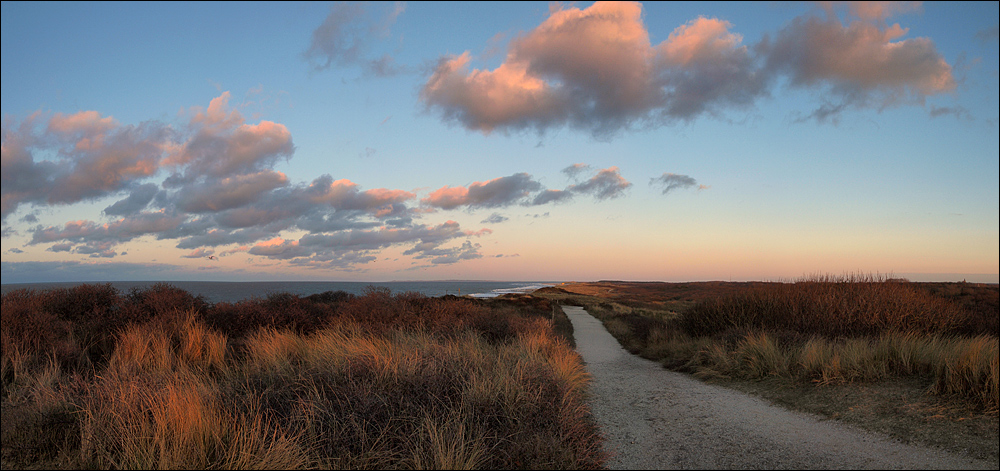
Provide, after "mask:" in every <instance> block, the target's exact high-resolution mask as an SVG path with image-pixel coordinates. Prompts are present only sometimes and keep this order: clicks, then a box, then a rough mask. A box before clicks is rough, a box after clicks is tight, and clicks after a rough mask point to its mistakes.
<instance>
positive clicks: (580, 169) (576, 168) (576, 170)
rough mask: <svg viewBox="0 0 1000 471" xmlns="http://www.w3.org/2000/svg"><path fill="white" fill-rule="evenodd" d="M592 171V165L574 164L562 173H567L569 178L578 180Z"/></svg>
mask: <svg viewBox="0 0 1000 471" xmlns="http://www.w3.org/2000/svg"><path fill="white" fill-rule="evenodd" d="M589 171H590V165H587V164H573V165H570V166H569V167H566V168H564V169H562V173H565V174H566V176H567V177H569V178H570V179H571V180H576V179H577V178H579V177H580V174H581V173H586V172H589Z"/></svg>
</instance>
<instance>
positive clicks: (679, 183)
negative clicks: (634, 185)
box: [649, 173, 708, 195]
mask: <svg viewBox="0 0 1000 471" xmlns="http://www.w3.org/2000/svg"><path fill="white" fill-rule="evenodd" d="M649 186H662V187H663V194H664V195H665V194H667V193H670V192H671V191H674V190H677V189H681V188H693V187H695V186H698V182H697V181H696V180H695V179H694V178H691V177H689V176H687V175H677V174H675V173H664V174H663V175H660V176H659V177H656V178H650V179H649ZM698 189H699V190H704V189H708V187H707V186H705V185H701V186H698Z"/></svg>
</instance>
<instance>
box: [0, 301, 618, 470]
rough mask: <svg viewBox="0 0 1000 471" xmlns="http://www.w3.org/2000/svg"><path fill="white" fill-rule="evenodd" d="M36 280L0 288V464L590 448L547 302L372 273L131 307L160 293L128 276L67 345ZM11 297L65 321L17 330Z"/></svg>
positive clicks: (503, 462) (293, 460)
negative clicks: (386, 281)
mask: <svg viewBox="0 0 1000 471" xmlns="http://www.w3.org/2000/svg"><path fill="white" fill-rule="evenodd" d="M165 292H166V293H168V294H169V295H170V296H171V297H173V296H175V295H176V293H173V292H172V291H170V290H166V291H165ZM49 296H51V294H50V293H33V292H15V295H14V296H12V297H11V298H9V299H8V297H7V295H5V296H4V307H3V309H4V317H3V324H2V326H3V330H2V333H3V342H4V349H3V354H2V358H3V379H4V382H3V384H4V393H5V394H4V398H3V402H2V405H3V408H4V414H3V415H4V434H3V435H4V437H3V446H2V449H3V464H4V466H3V467H4V469H7V468H20V467H37V466H39V465H41V466H46V467H69V468H80V467H83V468H143V469H146V468H157V469H166V468H185V469H192V468H240V469H243V468H247V469H254V468H264V469H275V468H281V469H293V468H316V467H319V468H351V469H355V468H365V469H375V468H378V469H401V468H407V469H428V468H432V469H441V468H448V469H452V468H453V469H477V468H505V469H510V468H560V469H566V468H574V469H576V468H586V469H594V468H599V467H601V466H602V465H603V463H604V459H605V457H604V455H603V453H602V452H601V446H600V443H601V438H600V435H599V434H598V433H597V428H596V425H595V424H594V422H593V420H592V418H591V416H590V412H589V409H588V408H587V407H586V403H585V401H584V394H585V389H586V384H587V381H588V377H587V374H586V371H585V369H584V368H583V365H582V363H581V361H580V358H579V356H578V355H577V354H576V353H575V352H574V351H573V350H572V348H570V347H569V345H568V344H567V343H566V342H565V341H564V340H563V339H562V338H561V337H560V336H559V335H558V334H556V332H555V330H554V327H553V325H554V322H553V320H552V318H553V317H554V316H555V314H554V311H553V309H552V307H551V305H550V304H549V303H548V302H547V301H546V302H539V301H537V300H532V301H529V300H525V299H522V298H516V297H515V298H509V299H499V300H491V301H474V300H467V299H459V298H453V299H431V298H425V297H422V296H419V295H415V294H413V293H404V294H401V295H392V294H391V293H388V292H386V291H383V290H378V289H372V290H369V292H367V293H366V294H364V295H362V296H350V295H346V296H341V295H330V296H317V297H314V298H297V297H294V296H286V295H281V296H274V295H272V296H270V297H268V298H265V299H256V300H248V301H244V302H241V303H234V304H225V303H222V304H221V305H217V306H214V307H213V306H203V307H201V308H198V307H194V306H191V305H187V304H184V303H182V307H183V310H181V309H177V310H172V311H169V310H167V311H162V312H153V313H152V314H151V315H148V316H136V315H134V312H145V311H140V310H138V309H134V307H132V308H130V307H128V306H129V303H131V302H134V300H135V299H140V300H142V301H143V302H144V303H146V304H148V305H152V306H157V309H159V308H160V307H162V306H163V305H165V304H163V303H159V302H157V299H155V296H152V298H151V297H149V296H145V295H143V294H142V293H137V292H133V293H131V295H128V296H119V297H118V298H114V297H106V298H104V301H102V302H106V303H109V304H108V305H112V306H118V307H119V309H118V311H115V310H103V311H102V312H103V314H101V316H103V318H104V319H105V321H107V322H106V323H107V325H111V324H114V325H117V328H116V329H114V330H113V331H112V332H111V333H110V334H109V335H108V339H109V344H110V348H108V349H107V350H106V351H105V350H104V349H103V347H102V349H92V350H88V349H86V348H83V347H80V346H79V344H78V343H77V342H78V341H79V338H78V337H75V336H74V335H73V334H72V333H73V332H79V331H80V330H79V329H80V327H79V326H77V325H76V324H75V320H73V319H72V318H71V317H72V316H67V315H66V314H65V312H67V311H59V310H46V307H47V306H51V305H52V304H53V303H55V302H54V301H52V300H50V299H49ZM8 303H10V304H8ZM56 304H58V303H56ZM8 306H19V309H20V311H17V312H19V313H20V314H21V315H24V316H29V317H30V316H33V317H34V318H36V319H37V318H39V317H45V316H49V317H50V318H52V319H55V320H59V321H61V322H64V325H65V327H66V329H65V331H60V332H59V333H58V335H53V336H52V337H51V338H48V339H45V338H43V341H35V342H27V341H25V340H24V339H23V338H22V337H20V336H19V335H17V333H18V332H21V331H24V330H25V329H29V328H30V327H31V325H30V322H26V321H25V319H16V320H15V319H9V318H8V312H13V311H8V310H7V308H8ZM122 306H126V307H125V308H124V309H122V308H121V307H122ZM32 307H34V308H36V309H38V311H33V310H32V309H30V308H32ZM105 307H106V306H105ZM280 307H286V308H288V311H285V312H280V311H275V310H274V309H277V308H280ZM130 309H131V312H133V314H129V311H130ZM202 309H204V310H202ZM116 312H124V313H125V315H123V317H121V318H117V319H116V318H115V315H116V314H115V313H116ZM223 313H229V314H231V315H232V317H231V319H232V321H233V322H231V323H226V322H225V316H223ZM311 316H313V317H311ZM314 316H318V317H319V318H318V319H317V318H316V317H314ZM18 329H20V330H18ZM60 349H61V350H60ZM57 351H68V352H70V354H69V355H68V356H69V357H72V356H73V355H76V357H78V358H85V359H88V360H89V361H90V362H89V363H83V362H81V361H67V360H66V359H65V358H60V357H59V355H57V354H56V353H54V352H57ZM63 356H67V355H65V354H64V355H63ZM57 420H58V421H60V422H61V424H60V425H59V426H57V427H50V428H48V429H47V428H46V425H47V424H51V423H52V422H54V421H57ZM15 425H16V426H17V428H16V430H15V428H14V427H13V426H15ZM18 430H19V431H20V432H18ZM25 446H30V447H31V449H33V450H37V451H38V453H32V454H27V453H24V452H23V451H24V450H25Z"/></svg>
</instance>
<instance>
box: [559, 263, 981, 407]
mask: <svg viewBox="0 0 1000 471" xmlns="http://www.w3.org/2000/svg"><path fill="white" fill-rule="evenodd" d="M955 291H956V289H954V288H947V287H943V286H937V285H935V286H933V287H931V288H930V289H927V288H922V287H920V286H919V285H917V284H913V283H908V282H905V281H900V280H894V279H890V278H888V277H885V276H874V275H848V276H842V277H834V276H814V277H811V278H808V279H803V280H799V281H797V282H793V283H754V284H751V285H748V286H747V287H746V288H744V289H742V290H739V291H737V292H734V293H730V294H727V295H724V296H720V297H717V298H711V299H707V300H704V301H701V302H698V303H696V304H694V305H692V306H691V307H689V308H688V309H686V310H684V311H683V312H681V313H676V312H671V311H662V310H661V311H657V310H651V309H650V308H649V307H648V306H646V305H643V307H641V308H638V307H632V306H635V305H642V303H637V302H635V301H634V300H633V301H632V302H630V303H629V302H625V301H624V300H623V302H615V301H608V300H605V299H600V298H594V297H586V296H572V295H555V296H553V299H555V300H556V301H557V302H569V303H577V304H580V305H585V306H586V307H587V308H588V312H590V313H592V314H594V315H595V316H597V317H598V318H600V319H601V320H602V321H603V322H604V324H605V326H606V327H607V329H608V331H609V332H611V334H612V335H614V336H615V337H616V338H617V339H618V340H619V341H620V342H621V343H622V345H623V346H624V347H625V348H627V349H628V350H629V351H631V352H633V353H636V354H639V355H642V356H644V357H646V358H649V359H652V360H656V361H660V362H662V363H663V364H664V365H665V366H666V367H668V368H672V369H675V370H679V371H687V372H690V373H693V374H695V375H697V376H699V377H702V378H736V379H742V380H755V379H762V378H767V377H784V378H789V379H793V380H797V381H802V382H809V383H813V384H817V385H828V384H845V383H852V382H872V381H882V380H886V379H889V378H899V377H920V378H926V379H927V380H928V382H929V386H928V388H927V390H928V392H929V393H932V394H939V395H945V396H949V397H958V398H962V399H963V400H967V401H969V402H970V403H971V404H973V405H975V406H976V407H979V408H981V409H982V410H983V411H985V412H992V413H996V411H997V410H998V406H1000V394H998V379H1000V378H998V369H1000V368H998V346H997V345H998V333H997V330H998V327H997V325H998V324H997V318H998V313H997V307H996V294H995V292H994V291H995V290H992V291H989V290H980V291H978V292H976V294H975V298H972V299H973V302H967V303H965V305H963V304H960V303H957V302H953V301H952V300H951V299H949V296H951V297H955V295H956V293H955ZM942 293H944V294H946V295H941V294H942ZM980 293H986V294H980ZM990 294H992V298H993V301H992V304H991V301H989V297H990ZM629 304H631V305H632V306H630V305H629ZM970 306H971V307H972V308H970ZM991 306H992V307H991Z"/></svg>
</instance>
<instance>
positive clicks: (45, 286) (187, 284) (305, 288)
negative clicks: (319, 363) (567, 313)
mask: <svg viewBox="0 0 1000 471" xmlns="http://www.w3.org/2000/svg"><path fill="white" fill-rule="evenodd" d="M104 283H110V284H111V286H113V287H115V288H116V289H118V291H120V292H121V293H122V294H127V293H128V292H130V291H131V290H132V289H140V290H142V289H145V288H147V287H149V286H152V285H154V284H156V283H166V284H169V285H172V286H175V287H177V288H180V289H183V290H185V291H187V292H189V293H191V294H193V295H195V296H198V295H201V296H203V297H204V299H205V301H207V302H209V303H220V302H236V301H241V300H244V299H251V298H265V297H267V296H268V295H270V294H272V293H291V294H294V295H296V296H309V295H310V294H317V293H324V292H327V291H344V292H347V293H351V294H363V293H364V291H365V289H366V288H368V287H369V286H374V287H380V288H382V287H384V288H389V290H390V291H391V292H392V293H393V294H398V293H404V292H417V293H420V294H423V295H424V296H427V297H432V298H435V297H439V296H445V295H449V294H450V295H455V296H471V297H476V298H491V297H496V296H500V295H503V294H506V293H530V292H532V291H535V290H537V289H540V288H544V287H546V286H555V285H556V284H558V283H557V282H523V281H384V282H363V281H329V282H327V281H108V282H90V281H88V282H61V283H10V284H0V290H2V292H3V293H7V292H8V291H11V290H16V289H30V290H49V289H57V288H72V287H74V286H77V285H82V284H104Z"/></svg>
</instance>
